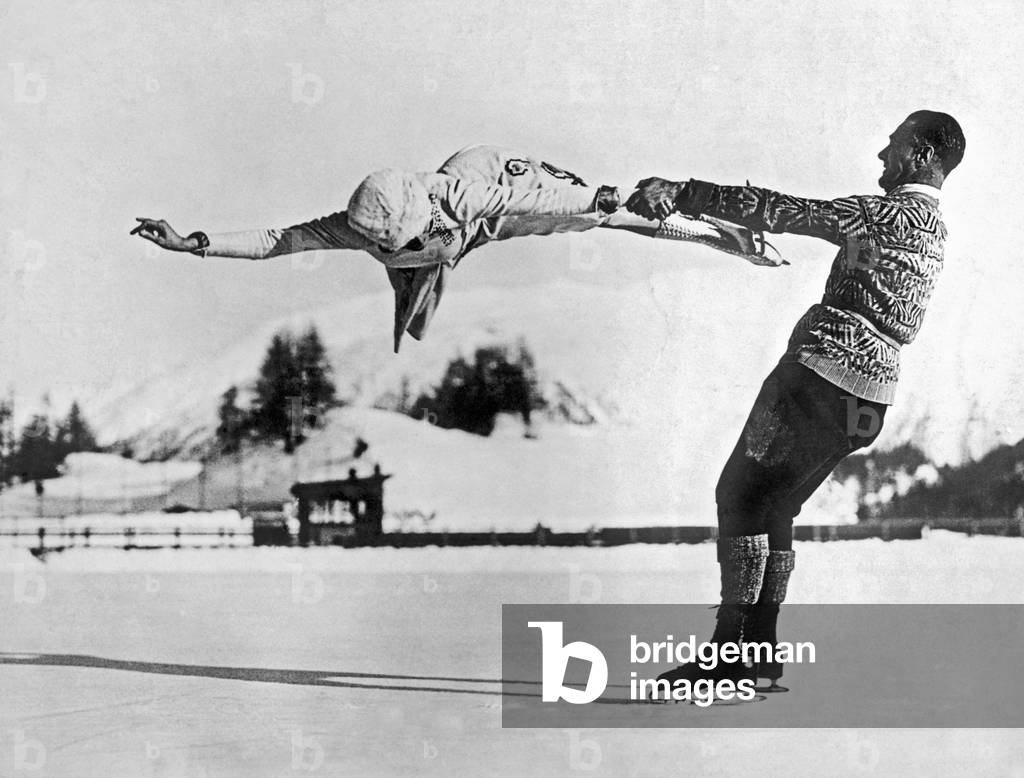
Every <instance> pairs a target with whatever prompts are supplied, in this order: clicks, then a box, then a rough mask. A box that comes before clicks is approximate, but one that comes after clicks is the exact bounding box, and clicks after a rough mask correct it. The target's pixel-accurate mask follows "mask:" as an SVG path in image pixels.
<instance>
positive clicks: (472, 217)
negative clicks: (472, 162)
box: [445, 179, 619, 224]
mask: <svg viewBox="0 0 1024 778" xmlns="http://www.w3.org/2000/svg"><path fill="white" fill-rule="evenodd" d="M446 195H447V196H446V198H445V200H446V205H447V210H448V211H449V214H450V215H451V216H452V218H454V219H455V221H456V222H457V223H458V224H470V223H471V222H475V221H479V220H481V219H493V218H498V217H502V216H583V215H585V214H591V213H592V214H595V215H597V214H600V215H604V214H609V213H612V212H614V211H615V209H616V208H618V207H619V193H618V190H617V189H615V188H614V187H605V186H602V187H596V188H595V187H589V186H550V187H541V188H539V189H516V188H513V187H507V186H491V185H488V184H481V183H475V182H474V183H467V182H465V181H463V180H462V179H454V180H453V181H452V184H451V186H449V187H448V191H447V193H446Z"/></svg>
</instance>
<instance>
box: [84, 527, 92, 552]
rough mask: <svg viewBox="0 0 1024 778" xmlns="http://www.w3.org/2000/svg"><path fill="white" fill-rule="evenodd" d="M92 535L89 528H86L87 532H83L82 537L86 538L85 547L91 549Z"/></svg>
mask: <svg viewBox="0 0 1024 778" xmlns="http://www.w3.org/2000/svg"><path fill="white" fill-rule="evenodd" d="M91 535H92V530H91V529H89V528H88V527H86V528H85V530H84V531H83V532H82V537H84V538H85V547H86V548H89V538H90V536H91Z"/></svg>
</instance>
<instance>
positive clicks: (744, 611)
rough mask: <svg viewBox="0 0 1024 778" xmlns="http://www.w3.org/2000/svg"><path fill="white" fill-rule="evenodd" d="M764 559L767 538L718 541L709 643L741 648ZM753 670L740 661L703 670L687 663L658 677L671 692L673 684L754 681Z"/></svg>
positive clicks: (762, 577) (753, 536) (739, 538)
mask: <svg viewBox="0 0 1024 778" xmlns="http://www.w3.org/2000/svg"><path fill="white" fill-rule="evenodd" d="M767 557H768V536H767V535H743V536H740V537H734V538H722V539H721V540H719V541H718V563H719V566H720V568H721V575H722V604H721V605H720V606H719V607H718V615H717V619H716V622H715V631H714V634H713V635H712V636H711V642H712V643H714V644H716V645H721V644H722V643H735V644H737V645H739V644H741V643H742V641H743V636H744V631H745V629H746V622H747V620H748V618H749V616H750V612H751V609H752V608H753V606H754V603H755V602H757V598H758V595H759V594H760V590H761V581H762V580H763V579H764V567H765V560H766V558H767ZM754 673H755V669H754V668H753V667H752V666H746V665H744V663H743V662H742V661H737V662H728V663H727V662H719V663H718V664H717V665H716V666H715V667H714V668H711V669H705V668H703V667H701V666H700V664H699V663H697V662H687V663H686V664H683V665H680V666H679V667H676V668H674V669H672V670H669V671H667V672H664V673H662V674H661V675H659V676H658V680H659V681H667V682H668V684H669V688H670V689H672V688H673V687H674V684H675V683H676V681H681V680H685V681H689V682H690V684H691V685H692V684H693V683H694V682H696V681H698V680H709V681H711V682H712V683H716V682H718V681H722V680H731V681H741V680H745V679H750V680H755V675H754Z"/></svg>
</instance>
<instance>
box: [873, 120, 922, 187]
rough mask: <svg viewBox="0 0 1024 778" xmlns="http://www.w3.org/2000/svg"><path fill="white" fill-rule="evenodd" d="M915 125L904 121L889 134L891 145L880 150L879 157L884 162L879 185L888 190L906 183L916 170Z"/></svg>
mask: <svg viewBox="0 0 1024 778" xmlns="http://www.w3.org/2000/svg"><path fill="white" fill-rule="evenodd" d="M913 127H914V125H913V123H912V122H903V124H901V125H900V126H899V127H897V128H896V130H895V131H894V132H893V134H892V135H890V136H889V145H888V146H886V147H885V148H884V149H882V150H881V151H880V152H878V158H879V159H880V160H882V163H883V167H882V175H881V176H880V177H879V179H878V185H879V186H880V187H882V189H883V190H885V191H886V192H888V191H889V190H890V189H892V188H893V187H894V186H899V185H900V184H903V183H906V181H907V180H909V178H910V174H911V173H913V172H914V168H913V164H912V163H913V160H914V133H913Z"/></svg>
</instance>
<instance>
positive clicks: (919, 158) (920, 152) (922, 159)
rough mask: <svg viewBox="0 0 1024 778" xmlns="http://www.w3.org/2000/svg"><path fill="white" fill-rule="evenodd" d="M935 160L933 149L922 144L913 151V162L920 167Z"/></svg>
mask: <svg viewBox="0 0 1024 778" xmlns="http://www.w3.org/2000/svg"><path fill="white" fill-rule="evenodd" d="M934 159H935V148H934V147H932V146H930V145H928V144H927V143H923V144H921V145H920V146H918V147H917V149H916V150H915V151H914V161H915V162H917V163H918V164H919V165H920V166H921V167H925V166H926V165H929V164H931V162H932V160H934Z"/></svg>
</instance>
